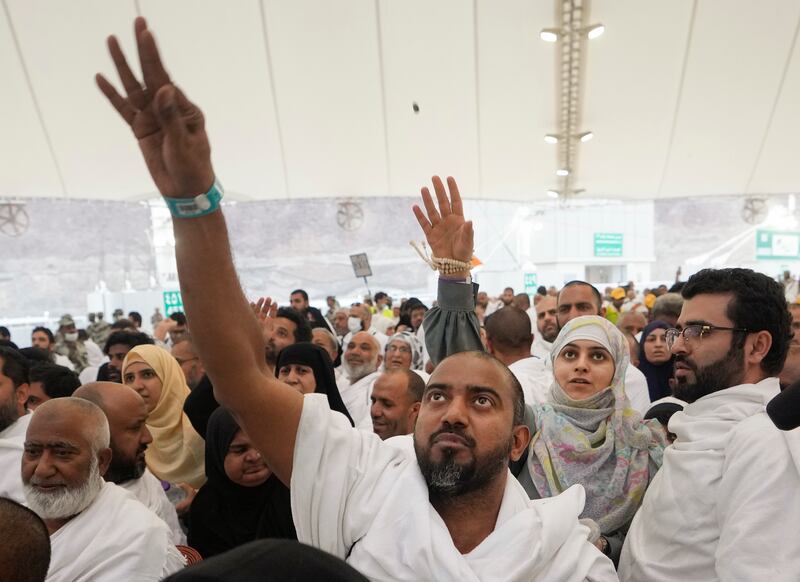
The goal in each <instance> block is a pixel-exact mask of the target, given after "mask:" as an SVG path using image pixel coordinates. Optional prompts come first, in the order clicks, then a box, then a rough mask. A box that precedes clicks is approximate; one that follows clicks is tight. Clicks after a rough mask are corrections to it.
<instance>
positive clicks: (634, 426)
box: [528, 315, 667, 533]
mask: <svg viewBox="0 0 800 582" xmlns="http://www.w3.org/2000/svg"><path fill="white" fill-rule="evenodd" d="M576 340H591V341H593V342H595V343H597V344H599V345H600V346H602V347H604V348H605V349H606V350H608V352H609V353H610V354H611V357H612V358H613V360H614V366H615V369H614V377H613V378H612V380H611V385H610V386H609V387H608V388H606V389H604V390H601V391H600V392H598V393H596V394H594V395H593V396H591V397H589V398H586V399H583V400H573V399H572V398H570V397H569V396H568V395H567V394H566V392H564V390H563V389H562V388H561V386H559V385H558V382H557V381H555V380H554V381H553V384H552V386H551V391H552V396H551V398H552V402H551V403H547V404H542V405H539V406H536V407H535V408H534V419H535V426H536V432H535V434H534V436H533V439H532V440H531V445H530V451H529V455H528V470H529V471H530V475H531V479H532V480H533V483H534V485H535V486H536V489H537V491H538V492H539V494H540V495H541V496H542V497H552V496H554V495H558V494H559V493H561V492H562V491H565V490H566V489H567V488H568V487H570V486H572V485H575V484H580V485H583V487H584V489H586V506H585V508H584V511H583V514H582V515H581V517H588V518H591V519H593V520H595V521H596V522H597V524H598V525H599V526H600V530H601V531H602V532H603V533H612V532H614V531H616V530H618V529H620V528H621V527H623V526H625V525H626V524H627V523H628V522H629V521H630V520H631V519H632V518H633V515H634V513H636V510H637V509H638V508H639V505H640V504H641V502H642V498H643V497H644V492H645V490H646V489H647V486H648V484H649V482H650V480H651V479H652V478H653V476H654V475H655V472H656V471H657V470H658V468H659V467H660V466H661V461H662V458H663V453H664V447H666V445H667V442H666V433H665V432H664V430H663V429H662V428H661V425H660V424H659V423H658V421H650V420H648V421H642V417H641V415H640V414H639V413H638V412H636V411H635V410H634V409H633V408H631V406H630V401H629V400H628V398H627V396H625V370H626V369H627V367H628V362H629V360H630V356H629V352H628V342H627V340H626V339H625V337H624V336H623V335H622V333H621V332H620V331H619V330H618V329H617V328H616V327H614V325H613V324H611V323H610V322H609V321H608V320H606V319H605V318H602V317H598V316H594V315H593V316H583V317H577V318H575V319H573V320H571V321H570V322H569V323H567V325H565V326H564V328H563V329H562V330H561V333H559V335H558V338H556V341H555V342H554V344H553V351H552V352H551V359H552V364H553V370H555V368H556V359H557V358H558V356H559V354H560V353H561V350H562V349H564V347H565V346H566V345H567V344H569V343H571V342H574V341H576Z"/></svg>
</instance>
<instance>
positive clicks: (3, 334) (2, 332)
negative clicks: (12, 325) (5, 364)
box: [0, 325, 11, 339]
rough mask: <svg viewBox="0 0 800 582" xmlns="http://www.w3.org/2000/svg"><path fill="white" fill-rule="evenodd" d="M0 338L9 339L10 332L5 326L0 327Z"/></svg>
mask: <svg viewBox="0 0 800 582" xmlns="http://www.w3.org/2000/svg"><path fill="white" fill-rule="evenodd" d="M0 338H3V339H11V331H9V329H8V328H7V327H6V326H5V325H0Z"/></svg>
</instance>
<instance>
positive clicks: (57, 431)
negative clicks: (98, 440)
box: [25, 410, 91, 450]
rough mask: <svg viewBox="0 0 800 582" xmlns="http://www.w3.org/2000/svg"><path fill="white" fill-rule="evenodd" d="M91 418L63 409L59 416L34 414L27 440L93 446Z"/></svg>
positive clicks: (48, 444)
mask: <svg viewBox="0 0 800 582" xmlns="http://www.w3.org/2000/svg"><path fill="white" fill-rule="evenodd" d="M89 422H90V419H89V418H87V417H86V415H82V414H79V413H75V411H71V410H63V411H61V412H60V413H59V415H58V416H54V415H50V414H41V415H40V414H38V413H37V414H34V415H33V417H32V418H31V422H30V424H29V425H28V431H27V433H26V434H25V442H26V444H27V443H33V444H37V445H40V446H55V445H54V443H68V444H69V445H70V446H72V447H74V448H76V449H79V450H82V449H85V448H89V447H90V446H91V435H90V432H91V431H90V430H89V426H90V425H89Z"/></svg>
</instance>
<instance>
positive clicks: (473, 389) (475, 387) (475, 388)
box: [424, 382, 502, 401]
mask: <svg viewBox="0 0 800 582" xmlns="http://www.w3.org/2000/svg"><path fill="white" fill-rule="evenodd" d="M431 390H443V391H445V392H452V390H453V386H452V385H450V384H443V383H441V382H440V383H438V384H428V385H427V386H426V387H425V392H424V393H425V394H427V393H428V392H430V391H431ZM467 392H469V393H471V394H477V393H481V392H483V393H488V394H491V395H493V396H494V397H495V398H497V399H498V400H500V401H502V398H501V397H500V393H499V392H498V391H497V390H495V389H494V388H491V387H489V386H481V385H479V384H469V385H467Z"/></svg>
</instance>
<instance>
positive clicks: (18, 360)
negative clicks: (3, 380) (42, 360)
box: [0, 346, 31, 390]
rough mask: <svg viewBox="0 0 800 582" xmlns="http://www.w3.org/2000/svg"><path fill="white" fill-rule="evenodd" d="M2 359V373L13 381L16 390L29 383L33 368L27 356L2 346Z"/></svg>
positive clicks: (0, 347)
mask: <svg viewBox="0 0 800 582" xmlns="http://www.w3.org/2000/svg"><path fill="white" fill-rule="evenodd" d="M0 359H2V362H3V363H2V366H0V372H2V373H3V375H4V376H7V377H8V378H10V379H11V383H12V384H13V385H14V389H15V390H16V389H17V388H19V387H20V386H22V385H23V384H26V383H27V382H28V375H29V374H30V369H31V366H30V363H29V362H28V360H27V359H26V358H25V356H23V355H22V354H20V353H19V350H15V349H14V348H10V347H8V346H0Z"/></svg>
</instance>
